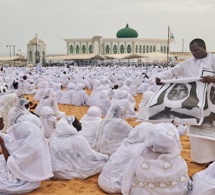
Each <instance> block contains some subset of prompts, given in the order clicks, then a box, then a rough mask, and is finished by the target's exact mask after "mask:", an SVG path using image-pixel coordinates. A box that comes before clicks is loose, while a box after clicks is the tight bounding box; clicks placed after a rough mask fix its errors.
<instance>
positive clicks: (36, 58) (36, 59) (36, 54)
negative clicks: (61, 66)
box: [35, 51, 40, 63]
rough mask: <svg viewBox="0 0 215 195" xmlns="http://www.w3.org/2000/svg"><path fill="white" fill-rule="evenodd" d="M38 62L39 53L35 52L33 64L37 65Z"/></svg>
mask: <svg viewBox="0 0 215 195" xmlns="http://www.w3.org/2000/svg"><path fill="white" fill-rule="evenodd" d="M38 60H40V52H39V51H36V52H35V62H36V63H38Z"/></svg>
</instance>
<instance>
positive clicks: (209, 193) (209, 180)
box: [191, 162, 215, 195]
mask: <svg viewBox="0 0 215 195" xmlns="http://www.w3.org/2000/svg"><path fill="white" fill-rule="evenodd" d="M214 171H215V163H214V162H213V163H212V164H210V165H209V167H208V168H206V169H205V170H203V171H200V172H198V173H196V174H195V175H193V177H192V179H193V190H192V193H191V194H192V195H195V194H205V195H213V194H214V193H215V175H214Z"/></svg>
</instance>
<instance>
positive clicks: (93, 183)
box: [26, 90, 208, 195]
mask: <svg viewBox="0 0 215 195" xmlns="http://www.w3.org/2000/svg"><path fill="white" fill-rule="evenodd" d="M86 91H87V93H88V95H89V94H90V93H91V90H86ZM26 97H29V100H30V101H33V96H32V95H28V96H26ZM141 98H142V94H138V95H137V96H136V97H135V100H136V105H139V102H140V100H141ZM33 102H35V101H33ZM37 103H38V102H37ZM59 109H60V111H63V112H65V113H66V115H74V116H76V117H77V118H78V119H79V120H80V119H81V118H82V116H83V115H84V114H85V113H86V112H87V110H88V107H87V106H79V107H77V106H70V105H61V104H59ZM135 120H136V119H129V120H127V121H128V123H129V124H130V125H131V126H133V127H135V126H136V125H137V124H139V123H136V122H135ZM180 139H181V143H182V147H183V149H182V153H181V155H182V157H183V158H184V159H185V160H186V162H187V166H188V174H189V176H192V175H193V174H195V173H197V172H199V171H201V170H203V169H205V168H206V167H207V165H208V164H201V165H200V164H196V163H194V162H192V160H191V158H190V142H189V137H188V136H186V135H184V136H181V138H180ZM97 180H98V175H95V176H93V177H90V178H88V179H85V180H78V179H74V180H68V181H65V180H46V181H42V182H41V186H40V187H39V188H38V189H36V190H34V191H33V192H31V193H27V194H28V195H45V194H49V195H68V194H71V195H76V194H81V195H92V194H93V195H102V194H107V193H105V192H103V191H102V190H101V189H100V188H99V187H98V184H97Z"/></svg>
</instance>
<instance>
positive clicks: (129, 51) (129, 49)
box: [127, 45, 131, 53]
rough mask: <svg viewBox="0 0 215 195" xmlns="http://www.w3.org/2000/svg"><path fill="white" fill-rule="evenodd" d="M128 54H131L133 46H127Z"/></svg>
mask: <svg viewBox="0 0 215 195" xmlns="http://www.w3.org/2000/svg"><path fill="white" fill-rule="evenodd" d="M127 53H131V46H130V45H128V46H127Z"/></svg>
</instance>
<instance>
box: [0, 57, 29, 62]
mask: <svg viewBox="0 0 215 195" xmlns="http://www.w3.org/2000/svg"><path fill="white" fill-rule="evenodd" d="M20 60H21V61H26V59H25V58H24V57H23V56H21V57H20V56H13V57H0V62H1V61H20Z"/></svg>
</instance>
